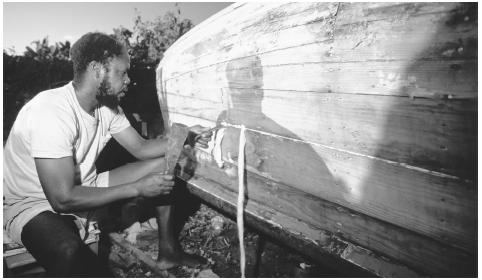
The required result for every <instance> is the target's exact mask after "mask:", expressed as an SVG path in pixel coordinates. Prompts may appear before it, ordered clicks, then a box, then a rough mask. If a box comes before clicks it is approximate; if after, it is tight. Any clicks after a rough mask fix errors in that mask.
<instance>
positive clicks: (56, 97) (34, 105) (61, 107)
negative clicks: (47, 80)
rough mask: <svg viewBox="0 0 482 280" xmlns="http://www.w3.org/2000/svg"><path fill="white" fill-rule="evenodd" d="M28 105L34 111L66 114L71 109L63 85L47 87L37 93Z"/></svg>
mask: <svg viewBox="0 0 482 280" xmlns="http://www.w3.org/2000/svg"><path fill="white" fill-rule="evenodd" d="M29 106H30V107H31V109H33V110H34V111H41V112H46V113H47V112H48V113H51V112H56V113H61V114H68V113H69V112H71V111H72V108H71V107H72V106H71V102H70V100H69V92H68V89H67V88H65V86H64V87H60V88H55V89H49V90H45V91H42V92H40V93H38V94H37V95H36V96H35V97H34V98H33V99H32V100H31V101H30V102H29Z"/></svg>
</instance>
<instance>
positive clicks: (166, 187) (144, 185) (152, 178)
mask: <svg viewBox="0 0 482 280" xmlns="http://www.w3.org/2000/svg"><path fill="white" fill-rule="evenodd" d="M173 186H174V176H173V175H163V174H149V175H146V176H144V177H142V178H141V179H139V180H137V182H136V189H137V191H138V196H143V197H155V196H158V195H166V194H169V193H170V192H171V191H172V188H173Z"/></svg>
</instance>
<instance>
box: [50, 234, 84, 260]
mask: <svg viewBox="0 0 482 280" xmlns="http://www.w3.org/2000/svg"><path fill="white" fill-rule="evenodd" d="M82 246H83V243H82V241H81V240H80V238H79V239H68V240H61V241H60V242H59V243H58V245H57V246H56V248H53V249H54V254H55V257H56V258H57V259H58V260H59V261H61V262H75V261H76V260H77V259H78V258H79V256H80V251H81V249H82Z"/></svg>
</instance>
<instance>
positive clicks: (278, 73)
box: [163, 56, 477, 99]
mask: <svg viewBox="0 0 482 280" xmlns="http://www.w3.org/2000/svg"><path fill="white" fill-rule="evenodd" d="M287 57H288V56H287ZM254 60H256V61H258V62H256V63H257V65H262V67H261V68H260V67H259V66H258V68H256V69H257V71H253V72H252V73H251V72H250V71H249V70H247V69H249V68H250V67H253V66H252V65H253V62H252V61H254ZM282 62H283V56H280V58H279V61H278V63H281V64H277V65H264V64H263V63H264V62H263V57H257V58H250V59H246V60H243V61H236V62H232V63H226V64H224V65H221V64H220V65H217V66H215V67H214V66H213V67H210V68H204V69H201V70H199V71H195V72H192V73H190V74H189V75H182V76H178V77H177V78H173V79H164V82H165V84H164V85H163V87H164V88H165V89H166V90H167V91H168V92H172V93H176V94H180V95H194V94H196V95H198V96H199V97H200V98H208V97H207V96H205V95H200V94H202V93H206V92H205V91H201V89H211V90H217V92H219V90H220V88H221V87H226V88H251V89H252V88H256V87H257V88H260V89H264V90H288V91H314V92H322V93H331V92H337V93H345V94H346V93H354V94H373V95H393V96H409V97H412V98H415V97H424V98H449V99H457V98H461V99H465V98H476V97H477V61H476V60H455V61H424V60H419V61H412V62H400V61H368V62H347V63H322V62H319V63H308V64H304V63H301V64H282ZM248 74H251V76H248ZM253 75H254V76H253ZM179 85H183V86H182V87H180V86H179ZM215 93H216V92H215Z"/></svg>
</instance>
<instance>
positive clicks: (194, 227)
mask: <svg viewBox="0 0 482 280" xmlns="http://www.w3.org/2000/svg"><path fill="white" fill-rule="evenodd" d="M156 235H157V231H156V230H155V229H153V228H152V227H150V226H147V223H144V224H143V228H142V232H140V233H139V234H138V235H137V239H136V241H135V244H132V245H133V246H135V248H138V249H140V251H142V252H144V253H146V254H148V255H150V256H151V257H152V258H155V257H156V256H157V250H158V249H157V236H156ZM244 236H245V237H244V239H245V241H244V242H245V246H246V276H247V277H322V276H332V277H333V276H338V275H337V273H336V272H334V271H332V270H330V269H328V268H323V267H322V266H321V265H320V264H314V263H313V262H310V261H309V260H308V259H306V258H305V257H303V256H301V255H300V254H299V253H297V252H294V251H292V250H290V249H288V248H287V247H285V246H283V245H282V244H276V243H275V242H274V241H272V240H269V239H268V238H266V237H264V236H261V235H260V234H258V233H256V232H255V231H253V230H250V229H249V228H247V229H246V231H245V235H244ZM180 241H181V246H182V247H183V248H184V249H185V250H186V251H187V252H189V253H194V254H198V255H201V256H203V257H204V258H206V259H207V260H208V264H206V265H205V266H203V267H200V268H194V269H193V268H188V267H179V268H174V269H171V270H169V271H168V272H169V274H170V275H169V276H174V277H217V276H219V277H240V267H239V242H238V233H237V227H236V223H235V222H234V221H232V220H231V219H230V218H228V217H226V216H224V215H222V214H220V213H219V212H217V211H215V210H213V209H211V208H209V207H208V206H206V205H201V207H200V209H199V210H198V211H197V212H196V213H195V214H194V215H192V216H191V217H190V218H189V219H188V221H187V222H186V224H185V225H184V228H183V229H182V231H181V234H180ZM110 259H111V261H110V265H111V267H112V269H113V271H114V273H115V275H116V276H118V277H159V275H157V274H156V273H154V272H153V271H152V270H151V269H149V268H148V267H147V266H146V265H144V264H143V263H142V262H140V261H138V260H137V259H136V258H133V257H132V254H129V253H128V251H127V250H126V249H125V248H123V247H121V246H119V245H114V246H113V247H112V252H111V258H110Z"/></svg>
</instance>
